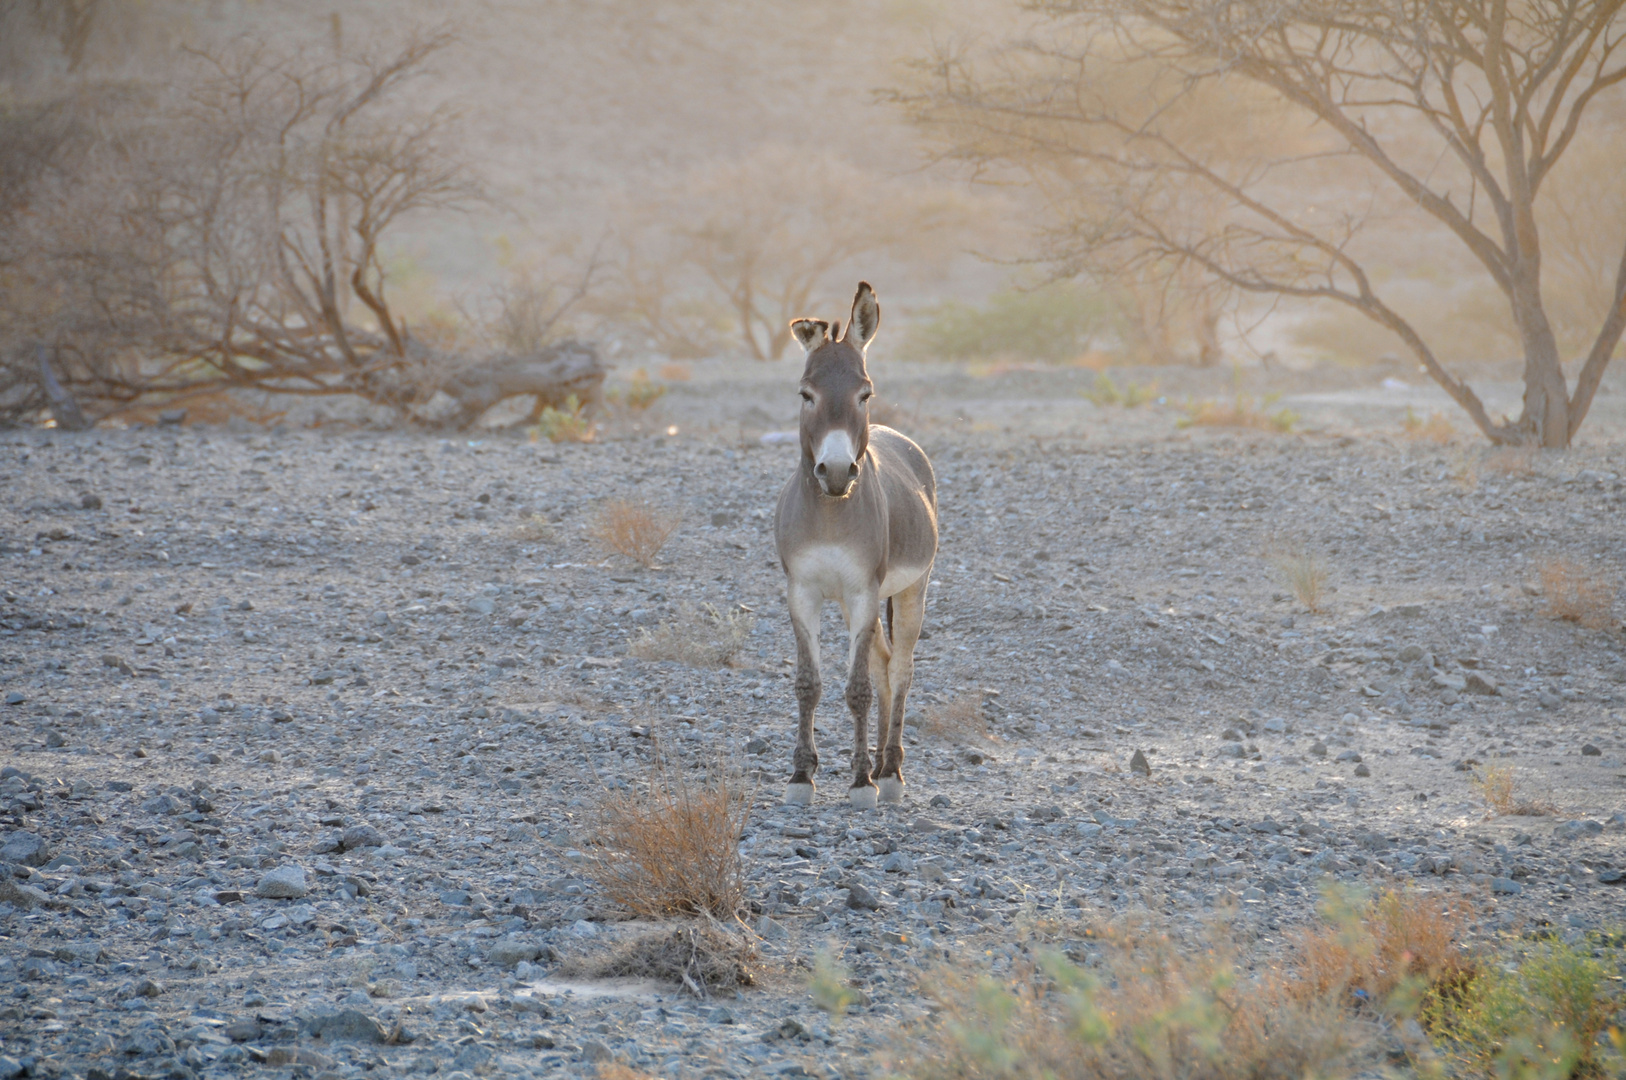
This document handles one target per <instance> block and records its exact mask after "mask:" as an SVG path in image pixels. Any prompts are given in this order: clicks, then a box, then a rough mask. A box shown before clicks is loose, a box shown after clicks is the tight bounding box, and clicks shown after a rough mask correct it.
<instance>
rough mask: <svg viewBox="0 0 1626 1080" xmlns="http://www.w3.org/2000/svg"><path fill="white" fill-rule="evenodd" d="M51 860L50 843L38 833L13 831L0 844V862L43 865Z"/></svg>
mask: <svg viewBox="0 0 1626 1080" xmlns="http://www.w3.org/2000/svg"><path fill="white" fill-rule="evenodd" d="M50 861H51V845H50V844H49V843H47V842H46V840H45V838H44V837H42V836H40V835H39V834H38V833H31V832H14V833H12V834H11V835H10V836H8V837H6V842H5V844H4V845H0V862H10V863H22V864H23V865H24V866H44V865H45V864H46V863H48V862H50Z"/></svg>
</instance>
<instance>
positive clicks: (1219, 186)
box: [897, 0, 1626, 447]
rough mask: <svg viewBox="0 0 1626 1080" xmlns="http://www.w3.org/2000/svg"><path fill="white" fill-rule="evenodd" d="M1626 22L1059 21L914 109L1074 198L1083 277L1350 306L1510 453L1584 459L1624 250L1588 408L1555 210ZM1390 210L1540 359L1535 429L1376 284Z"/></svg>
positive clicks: (1057, 12)
mask: <svg viewBox="0 0 1626 1080" xmlns="http://www.w3.org/2000/svg"><path fill="white" fill-rule="evenodd" d="M1623 3H1626V0H1521V2H1509V0H1262V2H1251V0H1250V2H1239V0H1038V2H1036V3H1033V4H1031V5H1029V7H1030V8H1031V10H1033V11H1034V12H1035V13H1036V14H1037V15H1038V16H1039V19H1040V24H1039V30H1038V32H1037V34H1036V36H1035V37H1034V38H1033V39H1032V40H1028V41H1023V42H1019V43H1014V44H1013V45H1011V46H1009V47H1007V48H1004V49H1003V50H1001V51H999V53H998V55H996V56H994V57H991V58H990V59H989V60H988V62H974V61H973V60H972V59H971V58H968V57H967V56H966V55H964V54H958V55H944V56H940V57H938V58H937V59H936V60H935V61H934V62H933V63H932V64H931V65H930V70H929V74H928V75H927V77H926V78H925V79H924V80H923V81H922V82H921V83H920V84H919V85H918V86H916V87H913V88H911V89H910V90H908V91H906V92H901V93H899V94H898V95H897V97H898V99H899V100H900V101H901V102H903V103H904V104H905V105H906V106H907V107H908V108H909V109H910V110H911V111H912V113H913V115H914V116H915V118H916V119H918V120H919V121H920V122H921V123H923V124H926V125H930V126H932V127H934V128H936V129H937V130H939V131H940V132H941V133H942V135H943V137H944V138H945V140H946V144H947V146H948V150H949V153H951V154H953V155H957V156H959V157H961V158H963V159H964V160H967V161H969V162H972V163H973V164H975V165H976V166H978V167H980V168H990V169H997V168H999V167H1000V166H1002V165H1013V164H1014V165H1019V166H1022V167H1026V168H1028V169H1029V170H1031V172H1032V174H1033V175H1034V176H1040V175H1041V174H1042V177H1043V182H1044V183H1047V184H1049V185H1051V187H1052V188H1053V189H1055V190H1057V191H1066V192H1068V193H1069V197H1070V199H1071V201H1070V202H1069V201H1068V200H1067V199H1066V198H1063V199H1059V200H1058V203H1057V205H1058V206H1062V207H1065V208H1066V209H1065V210H1064V212H1063V214H1062V215H1061V217H1060V219H1059V221H1058V224H1057V226H1056V228H1055V229H1053V230H1052V231H1051V232H1050V234H1049V237H1048V239H1049V241H1050V244H1051V249H1050V253H1051V254H1052V256H1053V257H1055V258H1057V260H1058V261H1059V262H1060V263H1061V264H1062V266H1063V267H1064V268H1065V269H1070V270H1076V269H1080V268H1083V267H1086V266H1095V267H1097V268H1099V267H1102V266H1106V267H1112V266H1142V267H1144V266H1147V265H1159V264H1161V265H1164V266H1167V267H1197V268H1199V269H1201V270H1202V271H1203V272H1204V273H1206V274H1207V275H1208V276H1210V277H1211V278H1212V279H1213V280H1215V281H1217V282H1220V283H1223V284H1224V285H1226V286H1228V287H1230V288H1232V289H1235V290H1239V291H1241V292H1244V293H1253V294H1262V295H1264V296H1267V297H1274V298H1283V297H1286V298H1300V299H1306V300H1322V301H1330V302H1333V303H1336V304H1341V305H1344V306H1346V307H1347V308H1348V309H1351V310H1353V311H1356V312H1359V313H1360V314H1361V315H1362V316H1364V317H1366V318H1368V319H1371V320H1373V321H1374V322H1376V323H1378V324H1379V325H1381V326H1383V327H1385V328H1387V329H1388V330H1389V331H1391V332H1393V333H1394V334H1395V335H1397V336H1398V337H1399V338H1400V339H1401V340H1402V341H1403V342H1404V343H1405V344H1406V346H1407V347H1408V348H1409V349H1410V351H1411V352H1412V353H1413V354H1414V355H1415V356H1416V357H1417V360H1418V362H1419V363H1420V364H1421V365H1422V366H1423V367H1424V368H1425V369H1426V370H1427V371H1428V373H1429V375H1430V376H1431V377H1432V378H1433V379H1434V380H1435V381H1436V382H1438V383H1439V385H1440V386H1441V387H1443V388H1444V389H1445V390H1446V392H1447V393H1449V394H1450V395H1451V397H1452V398H1453V399H1455V400H1456V402H1457V403H1458V404H1459V405H1460V406H1461V407H1462V408H1463V409H1464V410H1465V411H1466V412H1467V413H1468V415H1469V416H1470V417H1471V418H1472V419H1473V421H1474V423H1475V424H1476V425H1478V427H1479V428H1480V430H1481V431H1483V432H1484V434H1485V435H1486V436H1487V437H1488V438H1490V439H1491V440H1492V441H1494V442H1501V443H1536V444H1539V445H1543V446H1550V447H1562V446H1567V445H1569V443H1570V441H1571V440H1572V439H1573V438H1574V436H1575V434H1576V432H1577V430H1579V428H1580V426H1581V423H1582V421H1583V420H1584V419H1585V417H1586V414H1587V410H1588V408H1589V407H1590V406H1591V404H1592V399H1593V395H1594V394H1595V393H1596V391H1597V389H1598V384H1599V381H1600V380H1601V378H1602V376H1603V373H1604V370H1605V368H1606V367H1607V366H1608V364H1609V361H1610V359H1611V357H1612V356H1613V355H1614V354H1615V352H1616V350H1617V347H1618V345H1619V343H1620V340H1621V335H1622V331H1623V330H1626V237H1619V236H1617V237H1613V238H1612V243H1611V254H1610V256H1609V259H1610V263H1609V265H1607V267H1600V268H1598V269H1599V270H1600V272H1601V273H1603V274H1607V275H1609V277H1610V278H1612V281H1613V287H1612V289H1611V290H1610V294H1609V301H1608V303H1607V305H1606V306H1605V310H1604V313H1603V317H1602V320H1601V325H1598V326H1596V327H1594V328H1593V331H1592V333H1591V343H1590V347H1589V348H1588V349H1587V351H1586V354H1585V358H1584V362H1583V363H1582V365H1581V370H1580V372H1579V375H1578V377H1577V379H1576V382H1575V385H1574V388H1573V391H1572V390H1571V387H1570V385H1569V383H1568V380H1567V379H1566V376H1565V373H1564V370H1563V367H1562V363H1561V357H1560V354H1559V346H1558V340H1557V337H1556V335H1555V332H1554V327H1553V325H1552V322H1551V320H1550V319H1549V314H1548V305H1547V302H1546V299H1545V298H1544V296H1543V291H1542V269H1543V261H1542V260H1543V248H1542V224H1543V222H1542V220H1541V215H1540V213H1539V212H1538V211H1539V207H1540V203H1539V199H1540V196H1541V193H1542V188H1543V185H1544V184H1546V183H1547V182H1548V181H1549V180H1550V179H1551V178H1552V176H1553V173H1554V170H1555V168H1556V167H1557V166H1558V164H1559V162H1560V160H1561V159H1562V158H1563V157H1564V155H1565V153H1566V151H1568V150H1569V149H1570V148H1571V147H1572V146H1573V145H1575V142H1576V139H1577V136H1578V135H1580V134H1581V133H1582V132H1584V131H1585V130H1586V126H1587V123H1588V115H1589V110H1591V109H1593V108H1594V106H1595V105H1596V104H1597V102H1598V101H1599V100H1600V98H1601V97H1603V96H1604V95H1606V94H1608V93H1610V92H1611V91H1612V90H1614V88H1616V87H1617V86H1619V85H1620V84H1621V83H1622V82H1623V81H1626V56H1623V55H1622V54H1621V50H1620V45H1621V40H1622V37H1623V35H1626V22H1623V20H1622V18H1621V11H1622V7H1623ZM1126 83H1127V84H1131V85H1133V86H1135V87H1137V88H1138V89H1139V90H1140V91H1142V92H1140V93H1135V94H1125V93H1123V92H1121V91H1122V87H1123V86H1124V85H1125V84H1126ZM1227 107H1229V109H1230V110H1232V111H1233V113H1240V114H1241V115H1243V116H1244V117H1251V118H1252V119H1253V121H1254V122H1255V124H1256V126H1257V128H1258V129H1259V130H1255V131H1253V132H1252V133H1251V136H1250V139H1251V142H1252V143H1253V145H1252V146H1251V147H1249V146H1236V145H1228V144H1226V142H1225V141H1224V140H1223V139H1218V138H1216V137H1215V129H1214V128H1213V127H1212V126H1211V125H1206V124H1204V123H1203V122H1202V120H1203V118H1204V116H1210V117H1212V116H1214V115H1215V110H1216V109H1218V110H1222V111H1223V110H1225V109H1226V108H1227ZM1306 120H1307V121H1309V123H1308V124H1305V123H1304V122H1303V121H1306ZM1219 130H1220V131H1232V130H1235V125H1234V124H1231V125H1227V126H1222V127H1221V128H1220V129H1219ZM1356 176H1359V177H1361V178H1365V179H1366V180H1368V181H1370V182H1371V184H1372V190H1370V191H1368V192H1365V193H1362V192H1361V191H1359V189H1358V188H1357V186H1356V185H1355V184H1354V183H1353V182H1352V180H1353V178H1355V177H1356ZM1384 190H1386V191H1388V192H1392V193H1394V194H1396V195H1398V196H1399V198H1400V200H1403V203H1404V206H1405V208H1406V209H1407V211H1408V212H1410V213H1416V212H1417V211H1421V212H1422V213H1423V214H1425V215H1427V216H1428V217H1430V218H1432V219H1433V221H1434V222H1435V223H1437V226H1438V227H1440V228H1441V229H1442V230H1443V231H1444V232H1445V233H1446V234H1448V235H1449V236H1450V237H1451V238H1452V240H1453V241H1454V242H1455V243H1456V244H1457V245H1460V250H1462V251H1464V252H1466V253H1467V255H1468V256H1469V257H1471V259H1472V260H1473V262H1475V263H1476V264H1477V265H1478V268H1479V269H1480V270H1481V271H1482V272H1483V273H1484V274H1485V275H1487V276H1488V278H1489V279H1490V281H1491V282H1493V283H1494V285H1495V287H1496V289H1497V290H1498V292H1499V294H1500V295H1501V297H1502V300H1503V302H1504V303H1505V305H1506V307H1507V310H1508V311H1509V313H1510V315H1511V317H1512V320H1513V323H1514V325H1515V326H1516V327H1517V332H1518V336H1519V340H1520V342H1521V344H1522V348H1523V354H1524V405H1523V411H1522V414H1521V415H1520V416H1519V418H1518V419H1516V420H1511V421H1510V420H1507V419H1505V418H1504V419H1502V420H1493V419H1492V418H1491V417H1490V415H1489V414H1488V412H1487V410H1486V408H1485V406H1484V404H1483V402H1482V401H1481V399H1480V398H1479V396H1478V395H1477V394H1476V393H1475V392H1474V390H1473V389H1472V388H1471V387H1470V386H1469V385H1468V384H1467V383H1466V382H1465V381H1463V380H1462V379H1461V378H1459V377H1458V376H1457V375H1455V374H1453V373H1452V372H1450V371H1448V370H1447V369H1446V367H1445V365H1444V364H1443V363H1442V362H1441V361H1440V359H1439V358H1438V356H1437V354H1436V351H1435V349H1434V348H1433V347H1431V345H1430V343H1429V342H1428V341H1427V340H1425V338H1424V335H1423V334H1422V333H1421V332H1420V331H1419V330H1418V328H1417V327H1416V325H1414V322H1413V321H1412V320H1410V319H1408V318H1407V317H1406V316H1405V315H1403V314H1402V311H1401V310H1400V308H1401V307H1403V306H1404V305H1399V306H1397V303H1396V299H1395V296H1394V295H1393V291H1392V290H1390V291H1387V292H1386V291H1385V289H1384V288H1382V287H1380V285H1379V284H1378V282H1377V281H1375V280H1374V273H1373V270H1374V268H1375V267H1377V266H1378V265H1379V262H1378V260H1379V259H1381V257H1382V255H1381V253H1374V252H1371V251H1364V250H1363V248H1362V243H1363V241H1364V240H1366V239H1367V235H1368V232H1369V231H1370V230H1369V226H1370V225H1371V223H1372V221H1371V219H1372V218H1373V217H1375V216H1378V215H1379V214H1380V213H1382V212H1386V211H1387V210H1388V207H1385V206H1383V205H1382V202H1381V198H1380V195H1381V194H1382V192H1383V191H1384ZM1327 202H1331V203H1332V204H1333V205H1331V206H1329V205H1327Z"/></svg>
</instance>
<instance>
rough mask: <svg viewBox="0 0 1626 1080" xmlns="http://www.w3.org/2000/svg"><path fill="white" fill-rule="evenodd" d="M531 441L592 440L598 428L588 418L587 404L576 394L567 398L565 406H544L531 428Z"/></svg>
mask: <svg viewBox="0 0 1626 1080" xmlns="http://www.w3.org/2000/svg"><path fill="white" fill-rule="evenodd" d="M530 434H531V441H532V442H538V441H540V440H542V439H546V440H548V441H549V442H552V443H561V442H592V441H593V436H594V435H595V434H597V430H596V428H595V426H594V424H593V422H592V421H591V420H589V419H588V418H587V406H586V405H585V404H583V402H582V400H581V399H580V398H579V397H577V396H576V395H575V394H571V395H570V396H569V397H567V398H565V402H564V408H562V409H556V408H554V407H553V406H552V405H547V406H544V407H543V409H542V411H541V412H540V413H538V414H537V417H536V423H535V424H533V425H531V428H530Z"/></svg>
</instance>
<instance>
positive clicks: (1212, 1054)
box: [898, 926, 1374, 1080]
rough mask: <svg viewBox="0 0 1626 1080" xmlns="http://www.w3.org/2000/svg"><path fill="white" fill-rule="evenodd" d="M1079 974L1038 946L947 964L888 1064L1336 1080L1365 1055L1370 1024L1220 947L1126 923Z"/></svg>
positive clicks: (1075, 1078) (947, 1073) (1120, 1078)
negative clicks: (1000, 972) (1024, 956)
mask: <svg viewBox="0 0 1626 1080" xmlns="http://www.w3.org/2000/svg"><path fill="white" fill-rule="evenodd" d="M1094 938H1095V940H1094V944H1096V945H1098V946H1099V949H1098V952H1097V955H1098V956H1099V960H1100V963H1099V965H1098V966H1095V965H1092V967H1091V968H1090V969H1089V970H1086V969H1084V968H1082V967H1079V966H1077V965H1075V964H1074V963H1072V962H1071V961H1070V960H1068V959H1067V958H1066V957H1065V956H1063V955H1061V954H1060V953H1047V954H1045V955H1043V956H1042V957H1041V958H1040V959H1039V960H1038V962H1037V963H1036V964H1034V965H1033V966H1032V967H1030V968H1027V969H1025V970H1022V971H1019V972H1018V973H1017V974H1016V975H1015V976H1014V977H1012V978H1011V979H1008V980H1003V981H996V980H994V979H992V978H988V977H984V978H980V979H968V978H966V977H964V976H963V975H957V974H955V973H952V972H949V973H945V974H943V975H942V976H940V977H934V979H933V980H932V981H931V983H930V984H929V985H928V987H927V988H926V992H927V993H929V994H930V995H931V996H933V997H935V998H936V999H937V1001H938V1003H939V1004H940V1005H941V1006H942V1012H941V1014H940V1019H941V1023H939V1024H937V1025H936V1026H935V1028H933V1029H932V1030H930V1031H928V1032H926V1033H925V1037H924V1039H923V1040H921V1042H920V1043H919V1044H917V1045H919V1046H920V1049H919V1050H918V1051H916V1052H915V1053H913V1054H911V1055H910V1059H909V1060H907V1061H906V1062H900V1064H901V1065H902V1066H903V1067H902V1068H900V1069H899V1070H898V1071H899V1072H900V1073H903V1074H905V1075H910V1076H914V1077H920V1078H929V1080H971V1078H977V1080H981V1078H989V1080H992V1078H995V1077H998V1078H1022V1080H1026V1078H1030V1077H1031V1078H1039V1077H1045V1078H1050V1080H1144V1078H1160V1080H1161V1078H1175V1077H1179V1078H1187V1077H1189V1078H1193V1080H1256V1078H1257V1080H1263V1078H1274V1077H1284V1078H1285V1077H1305V1076H1317V1077H1339V1076H1348V1075H1351V1074H1353V1073H1355V1072H1356V1071H1358V1070H1359V1069H1360V1068H1361V1067H1362V1066H1364V1065H1369V1064H1372V1063H1373V1048H1372V1043H1373V1034H1374V1030H1373V1025H1371V1024H1369V1023H1365V1022H1362V1021H1358V1020H1355V1019H1353V1018H1351V1017H1350V1016H1348V1015H1347V1012H1345V1011H1344V1010H1343V1009H1341V1007H1340V1005H1339V1004H1337V1003H1335V1002H1334V1001H1333V1000H1331V999H1330V998H1325V997H1324V998H1315V999H1305V998H1303V997H1300V996H1297V995H1295V994H1294V993H1292V992H1290V991H1289V988H1288V985H1287V983H1286V982H1285V980H1283V979H1282V978H1280V977H1279V976H1277V975H1275V974H1271V973H1266V974H1264V975H1262V976H1259V977H1252V976H1246V975H1244V974H1243V973H1242V972H1240V971H1239V970H1238V968H1237V965H1236V963H1235V962H1234V960H1233V959H1232V952H1231V949H1230V946H1229V944H1228V943H1227V942H1225V941H1215V942H1212V943H1210V945H1209V946H1208V947H1200V946H1199V947H1196V948H1193V947H1191V946H1189V945H1183V944H1181V943H1179V942H1177V941H1175V940H1174V939H1173V938H1171V937H1169V936H1167V935H1164V934H1161V933H1156V932H1150V931H1146V930H1144V929H1139V928H1136V927H1133V926H1129V927H1117V928H1109V929H1108V930H1106V931H1105V932H1103V933H1101V934H1099V935H1095V936H1094Z"/></svg>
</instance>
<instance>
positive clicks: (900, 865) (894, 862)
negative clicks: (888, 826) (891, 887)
mask: <svg viewBox="0 0 1626 1080" xmlns="http://www.w3.org/2000/svg"><path fill="white" fill-rule="evenodd" d="M914 868H915V860H913V859H911V858H910V857H909V856H907V855H905V854H904V853H903V852H901V851H894V852H893V853H892V854H890V855H888V856H887V857H886V859H885V860H884V861H883V862H882V863H881V871H882V872H883V873H887V874H907V873H909V872H910V871H912V870H913V869H914Z"/></svg>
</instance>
